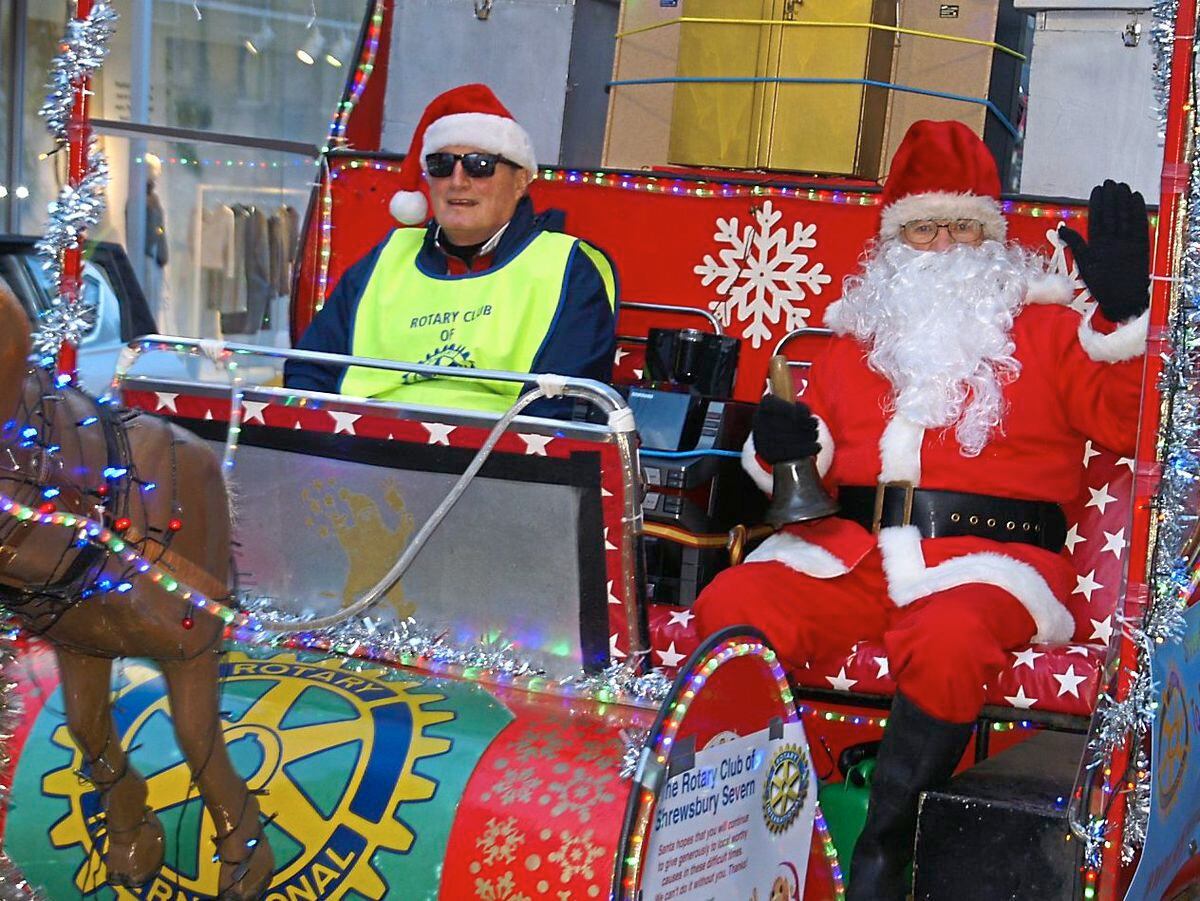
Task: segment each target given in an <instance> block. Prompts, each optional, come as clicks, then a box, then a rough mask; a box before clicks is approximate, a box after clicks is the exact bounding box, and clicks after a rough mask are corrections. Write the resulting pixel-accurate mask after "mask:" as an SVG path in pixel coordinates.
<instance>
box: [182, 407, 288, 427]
mask: <svg viewBox="0 0 1200 901" xmlns="http://www.w3.org/2000/svg"><path fill="white" fill-rule="evenodd" d="M204 418H205V419H212V418H213V415H212V410H205V411H204ZM296 428H300V423H296Z"/></svg>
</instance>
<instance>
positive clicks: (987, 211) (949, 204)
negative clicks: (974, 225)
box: [879, 191, 1008, 241]
mask: <svg viewBox="0 0 1200 901" xmlns="http://www.w3.org/2000/svg"><path fill="white" fill-rule="evenodd" d="M914 219H978V220H979V221H980V222H982V223H983V236H984V237H985V238H988V239H989V240H992V241H1003V240H1004V239H1005V238H1006V237H1007V235H1008V223H1007V222H1006V221H1005V219H1004V214H1003V213H1002V212H1001V211H1000V204H998V203H997V202H996V201H995V200H993V199H992V198H991V197H984V196H982V195H979V194H954V193H952V192H950V191H930V192H928V193H926V194H909V195H908V196H907V197H901V198H900V199H899V200H897V201H896V202H895V203H893V204H892V205H891V206H889V207H887V208H885V209H884V211H883V215H882V218H881V220H880V224H879V234H880V236H881V237H883V238H885V239H887V238H898V237H899V236H900V226H902V225H903V224H904V223H905V222H912V221H913V220H914Z"/></svg>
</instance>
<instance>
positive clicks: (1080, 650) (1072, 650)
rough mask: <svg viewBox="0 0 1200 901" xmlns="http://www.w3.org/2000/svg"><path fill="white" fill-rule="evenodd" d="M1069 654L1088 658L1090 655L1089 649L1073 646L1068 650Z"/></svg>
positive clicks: (1077, 645)
mask: <svg viewBox="0 0 1200 901" xmlns="http://www.w3.org/2000/svg"><path fill="white" fill-rule="evenodd" d="M1067 653H1068V654H1078V655H1079V656H1080V657H1086V656H1087V655H1088V649H1087V648H1085V647H1084V646H1083V645H1079V644H1073V645H1071V646H1070V647H1069V648H1067Z"/></svg>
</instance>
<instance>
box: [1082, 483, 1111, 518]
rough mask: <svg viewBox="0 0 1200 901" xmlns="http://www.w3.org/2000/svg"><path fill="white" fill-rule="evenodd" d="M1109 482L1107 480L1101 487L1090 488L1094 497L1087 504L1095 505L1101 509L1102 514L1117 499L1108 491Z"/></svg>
mask: <svg viewBox="0 0 1200 901" xmlns="http://www.w3.org/2000/svg"><path fill="white" fill-rule="evenodd" d="M1109 484H1110V483H1109V482H1105V483H1104V484H1103V485H1101V486H1100V487H1099V488H1091V487H1089V488H1088V493H1089V494H1090V495H1091V496H1092V499H1091V500H1090V501H1088V502H1087V505H1086V506H1088V507H1095V508H1096V509H1097V510H1099V511H1100V515H1101V516H1103V515H1104V511H1105V509H1106V508H1107V507H1108V505H1109V504H1111V503H1112V502H1113V501H1115V500H1116V498H1115V497H1113V496H1112V495H1111V494H1109V493H1108V486H1109Z"/></svg>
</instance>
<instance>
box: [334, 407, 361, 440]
mask: <svg viewBox="0 0 1200 901" xmlns="http://www.w3.org/2000/svg"><path fill="white" fill-rule="evenodd" d="M326 412H327V413H328V414H329V415H330V416H332V417H333V434H335V435H340V434H341V433H343V432H345V433H346V434H347V435H353V434H355V431H354V423H356V422H358V421H359V420H360V419H362V414H361V413H346V412H343V411H341V410H327V411H326Z"/></svg>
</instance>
